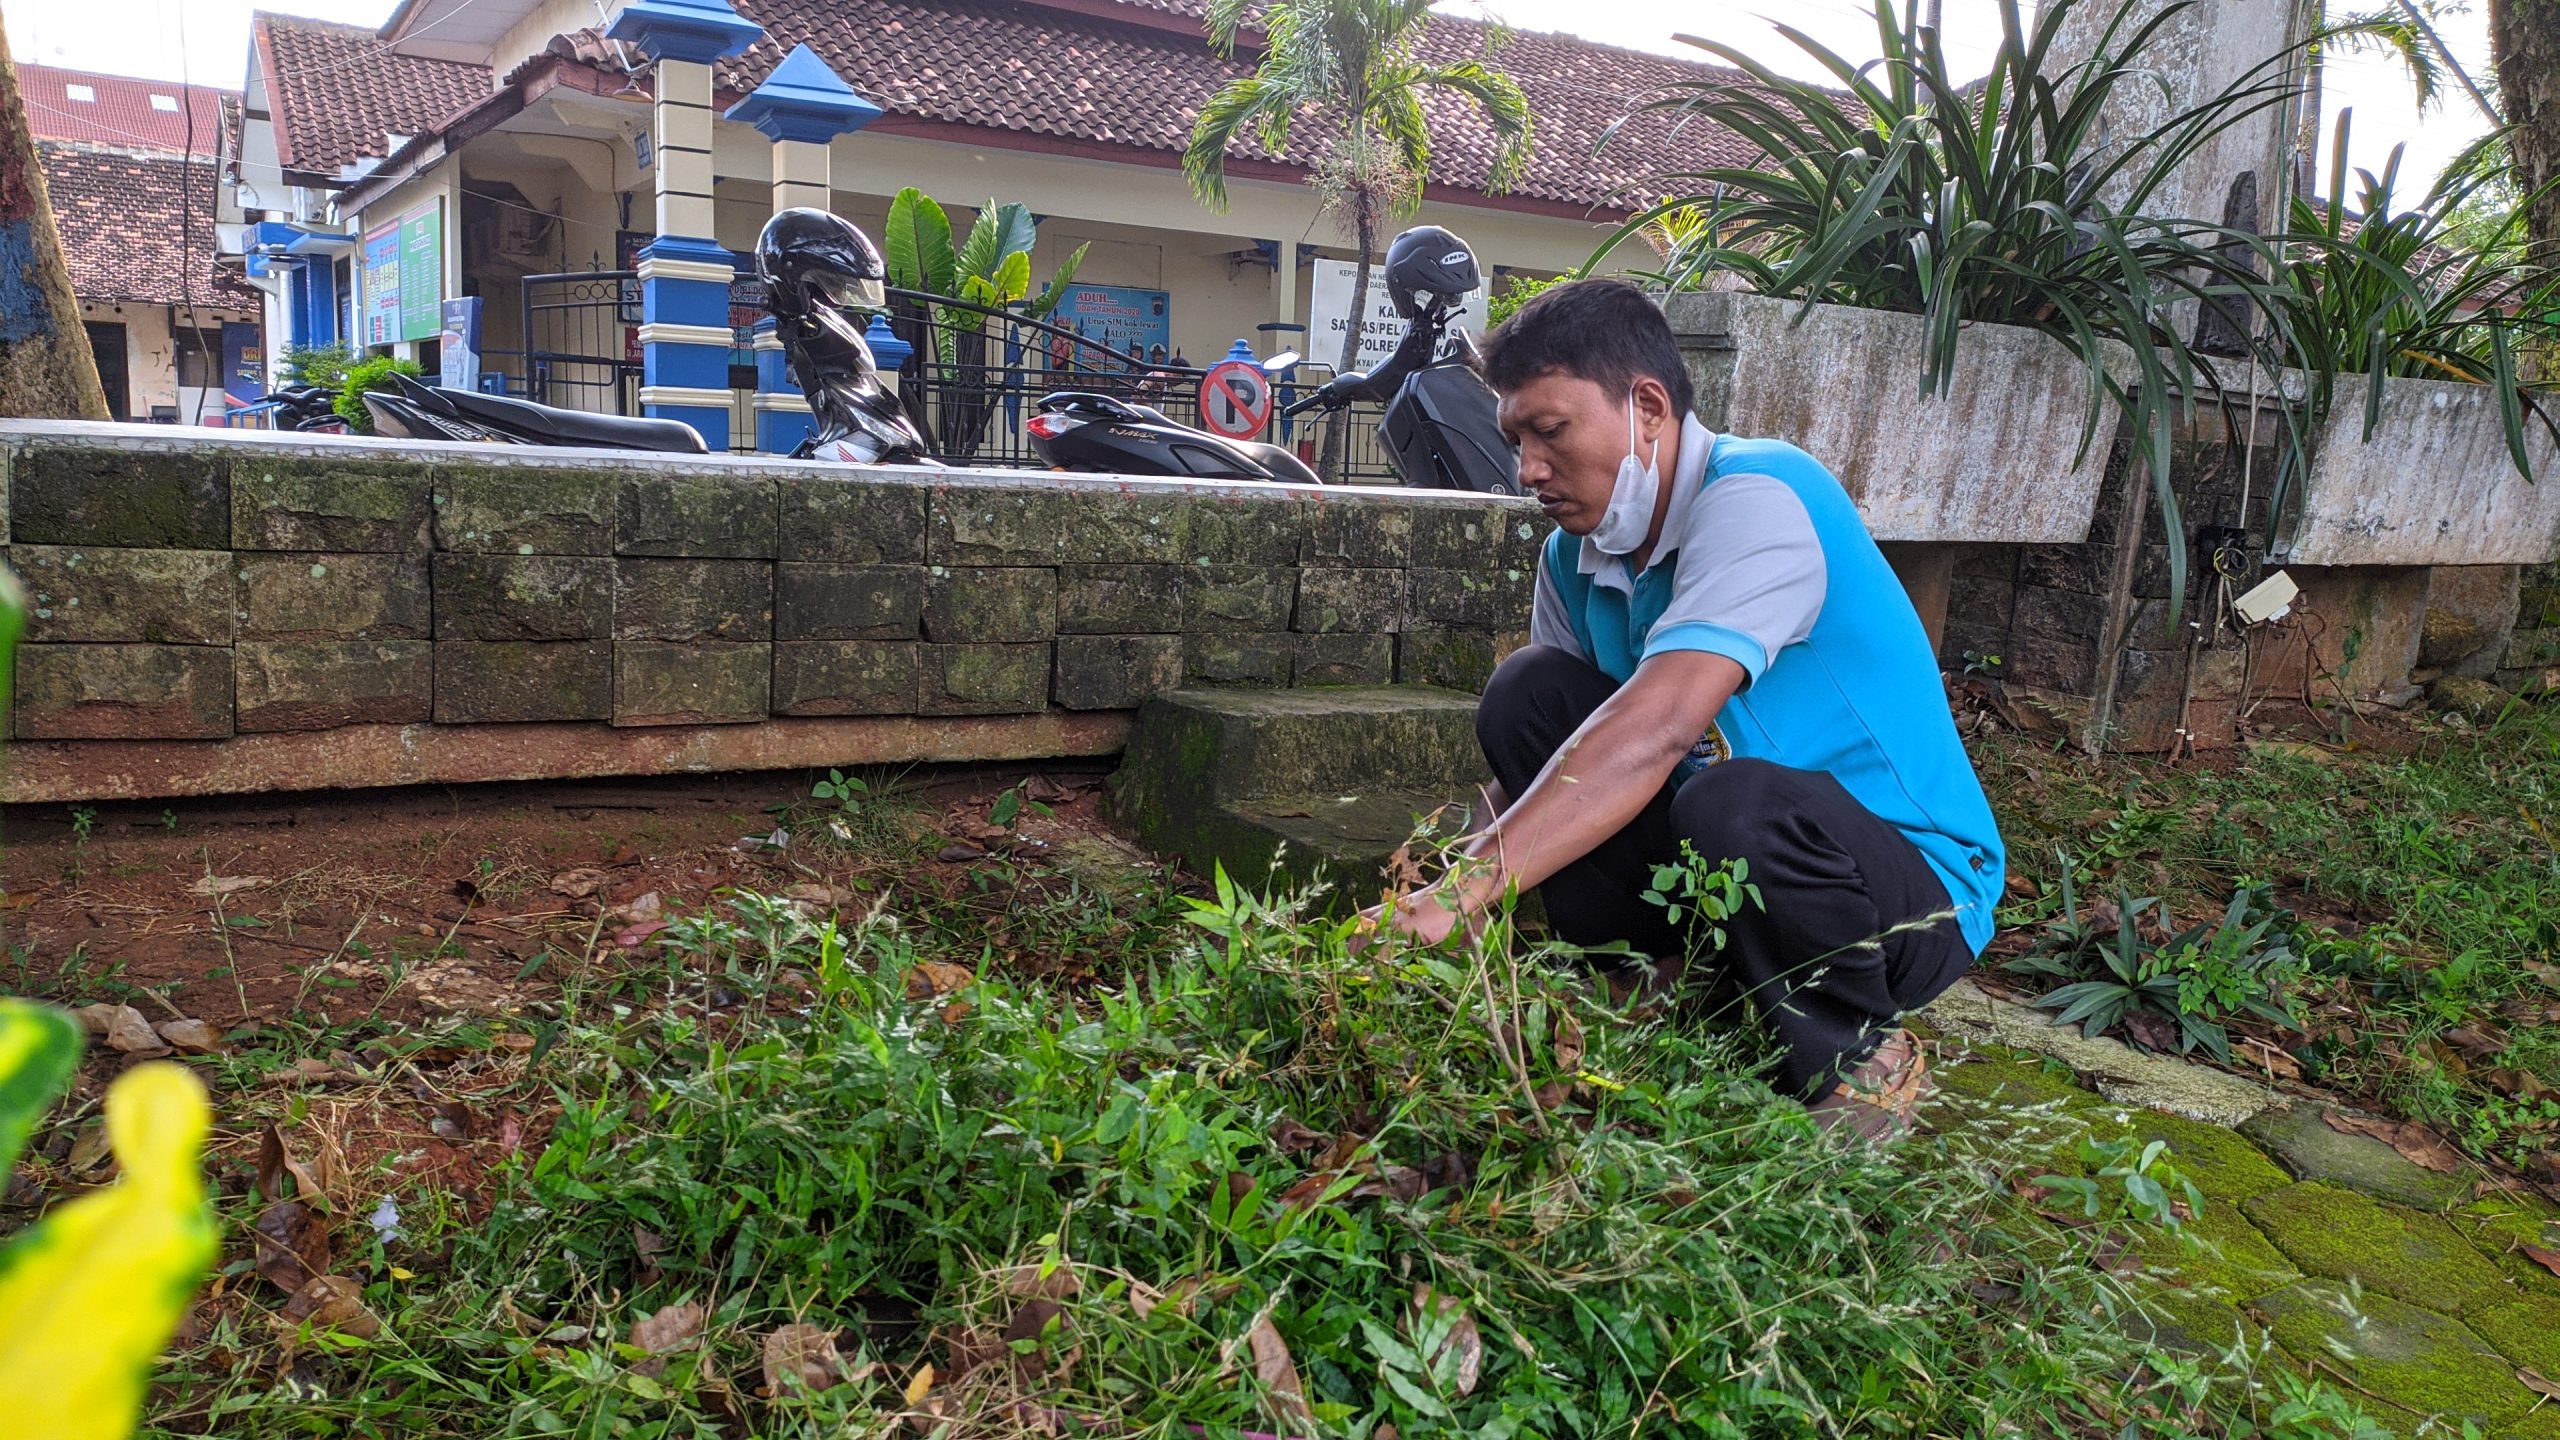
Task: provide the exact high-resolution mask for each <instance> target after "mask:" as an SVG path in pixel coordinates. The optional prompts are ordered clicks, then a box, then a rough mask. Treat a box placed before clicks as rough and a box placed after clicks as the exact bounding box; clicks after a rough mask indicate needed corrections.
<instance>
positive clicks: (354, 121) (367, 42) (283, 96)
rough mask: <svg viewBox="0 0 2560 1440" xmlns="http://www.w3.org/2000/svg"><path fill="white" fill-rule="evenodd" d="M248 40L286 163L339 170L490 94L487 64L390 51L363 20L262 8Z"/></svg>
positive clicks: (310, 170) (309, 170) (321, 171)
mask: <svg viewBox="0 0 2560 1440" xmlns="http://www.w3.org/2000/svg"><path fill="white" fill-rule="evenodd" d="M254 43H255V45H256V53H257V57H258V60H257V63H258V65H259V68H260V71H261V72H262V74H263V75H264V76H265V79H266V82H267V104H268V107H269V109H270V112H271V113H272V115H273V116H274V120H275V134H276V158H277V159H278V160H279V161H280V162H282V163H283V165H284V168H286V169H287V170H298V171H301V172H304V173H306V174H316V175H336V174H337V173H338V172H339V171H340V170H341V169H342V168H343V167H345V166H347V165H349V164H352V163H354V162H355V161H358V160H362V159H368V158H373V159H378V158H380V157H382V156H384V155H387V154H389V153H390V150H391V147H390V145H389V144H388V143H387V141H386V139H385V137H387V136H390V135H417V134H420V133H423V132H425V131H429V130H433V129H435V128H437V127H438V126H439V125H441V124H443V123H444V122H445V121H447V120H450V119H452V118H453V117H454V116H456V115H458V114H460V113H461V112H462V111H463V110H465V109H467V108H469V107H470V106H472V105H474V104H476V103H478V102H479V101H481V100H484V99H486V98H487V97H488V95H489V89H490V86H489V67H487V66H485V65H464V64H460V63H458V62H455V61H451V60H420V59H416V58H413V57H411V56H407V55H394V54H392V53H391V51H390V48H389V47H388V46H386V45H385V44H383V42H382V41H381V40H380V39H379V38H378V37H377V36H376V35H375V33H374V31H373V30H372V29H371V28H370V27H368V26H363V25H338V24H333V23H331V22H329V21H326V20H304V19H300V18H298V17H295V16H290V15H271V14H268V13H266V12H264V11H261V12H259V13H258V15H257V17H256V24H255V30H254Z"/></svg>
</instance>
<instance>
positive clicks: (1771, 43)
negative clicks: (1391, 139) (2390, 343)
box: [0, 0, 2497, 191]
mask: <svg viewBox="0 0 2560 1440" xmlns="http://www.w3.org/2000/svg"><path fill="white" fill-rule="evenodd" d="M392 3H393V0H268V3H267V4H266V6H265V7H264V8H266V9H269V10H274V11H283V12H287V13H291V14H297V15H316V16H321V17H324V18H327V19H331V20H345V21H352V22H356V23H361V24H379V23H380V22H381V21H382V20H383V19H384V18H386V17H387V16H389V14H390V13H391V9H392ZM1444 3H1445V4H1446V8H1449V9H1451V10H1454V11H1458V12H1460V13H1470V14H1484V13H1487V12H1491V13H1495V14H1499V15H1500V16H1501V17H1502V18H1503V19H1505V20H1507V21H1508V22H1510V23H1511V24H1512V25H1513V26H1514V27H1515V28H1518V29H1522V30H1563V31H1569V32H1572V33H1574V34H1579V35H1583V36H1586V37H1588V38H1590V39H1594V40H1601V41H1606V42H1608V43H1611V44H1616V45H1626V46H1630V47H1634V48H1639V49H1646V50H1656V51H1660V52H1662V53H1664V54H1674V55H1682V56H1687V57H1691V58H1700V59H1703V58H1708V57H1706V55H1705V53H1704V52H1703V51H1698V50H1694V49H1692V48H1690V47H1689V46H1686V45H1682V44H1679V43H1678V42H1676V41H1675V40H1673V39H1672V38H1671V37H1672V35H1673V34H1674V33H1675V32H1678V31H1687V32H1690V33H1696V34H1705V35H1709V36H1712V37H1713V38H1715V39H1718V40H1723V41H1725V42H1727V43H1729V44H1732V45H1734V46H1736V47H1738V48H1741V49H1744V50H1747V51H1749V52H1751V53H1752V54H1754V55H1756V56H1759V57H1761V58H1762V59H1763V60H1765V61H1767V62H1768V63H1770V64H1771V65H1772V66H1773V67H1774V68H1776V69H1779V70H1781V71H1788V72H1791V73H1798V74H1804V75H1808V76H1815V75H1819V73H1820V72H1819V70H1818V69H1817V68H1816V67H1814V66H1813V65H1812V63H1811V62H1810V61H1809V60H1807V59H1805V58H1804V57H1803V56H1802V55H1801V54H1800V52H1798V51H1797V50H1796V49H1795V47H1794V46H1793V45H1791V44H1789V43H1788V42H1787V41H1786V40H1785V39H1784V38H1783V37H1781V36H1780V35H1778V34H1777V33H1776V32H1775V31H1774V30H1773V29H1772V28H1771V26H1770V22H1769V21H1768V20H1766V19H1763V18H1761V17H1762V16H1764V15H1777V16H1780V17H1782V18H1783V19H1784V20H1785V21H1786V22H1787V23H1789V24H1792V25H1794V26H1796V27H1797V28H1799V29H1801V30H1804V31H1806V32H1807V33H1809V34H1811V35H1812V36H1813V37H1814V38H1815V39H1817V40H1820V41H1822V42H1823V43H1824V44H1826V45H1829V46H1831V47H1832V48H1833V49H1835V50H1838V51H1840V52H1841V53H1842V54H1844V55H1852V56H1855V57H1857V58H1860V59H1864V58H1867V57H1868V56H1871V55H1872V54H1873V53H1874V49H1875V22H1874V21H1873V20H1872V19H1871V18H1869V16H1868V15H1867V13H1866V12H1865V11H1864V10H1863V9H1862V8H1861V5H1860V4H1859V3H1857V0H1738V3H1737V0H1704V3H1701V0H1444ZM2208 3H2211V0H2208ZM1945 7H1946V29H1947V37H1948V41H1949V43H1950V44H1951V45H1952V46H1954V47H1955V48H1956V51H1957V54H1958V55H1959V56H1960V57H1964V56H1968V55H1970V56H1971V57H1973V58H1974V60H1975V62H1976V63H1975V64H1974V65H1973V66H1971V67H1969V68H1972V69H1975V70H1978V69H1979V68H1980V66H1981V65H1982V64H1987V63H1988V62H1987V60H1984V59H1982V58H1981V57H1984V56H1987V55H1988V53H1989V51H1990V49H1991V48H1992V47H1993V46H1994V45H1996V44H1997V43H1998V38H1999V22H1998V20H1997V18H1996V17H1997V15H1998V13H1999V12H1998V9H1997V6H1996V4H1995V3H1994V0H1945ZM252 8H254V7H253V6H252V5H251V3H249V0H0V16H5V18H6V21H7V24H8V32H9V45H10V49H11V51H12V53H14V54H15V55H16V56H17V57H18V58H19V59H21V60H33V61H36V62H39V63H41V64H47V65H62V66H67V67H69V68H72V69H76V70H98V71H104V72H107V73H110V74H120V75H137V76H143V77H146V78H150V79H159V80H190V81H194V82H195V83H198V84H206V85H220V86H225V87H231V88H236V87H238V86H239V85H240V83H241V80H242V78H243V76H244V74H245V72H246V68H247V61H248V53H249V13H250V11H251V9H252ZM2448 8H2455V9H2457V10H2458V11H2468V12H2469V13H2454V14H2450V15H2448V16H2447V17H2446V18H2445V19H2444V20H2443V21H2442V22H2441V23H2440V26H2439V28H2440V29H2441V31H2442V33H2443V35H2444V37H2445V43H2446V44H2448V45H2450V46H2451V47H2452V48H2453V51H2454V53H2455V55H2456V56H2457V57H2459V58H2460V59H2461V61H2462V63H2463V65H2464V67H2465V68H2466V69H2467V70H2469V71H2470V73H2471V75H2472V78H2474V79H2475V80H2477V81H2479V82H2480V84H2481V87H2482V88H2483V89H2484V90H2486V91H2487V92H2488V93H2489V94H2490V95H2491V97H2492V98H2495V96H2496V94H2497V87H2496V85H2495V82H2494V80H2493V77H2492V75H2491V72H2490V68H2489V41H2488V23H2487V21H2486V19H2485V18H2484V16H2483V14H2482V12H2483V11H2484V10H2485V8H2486V7H2485V4H2484V0H2469V3H2468V4H2467V5H2461V6H2458V7H2448ZM850 78H852V79H854V80H855V81H856V82H857V83H859V82H860V79H861V77H859V76H854V77H850ZM2327 83H2328V98H2329V107H2330V113H2331V115H2332V117H2333V118H2334V116H2335V113H2336V109H2337V107H2339V106H2342V105H2346V106H2353V107H2354V109H2355V112H2356V118H2355V135H2354V140H2353V143H2352V145H2351V147H2350V150H2349V158H2350V159H2351V161H2352V162H2353V163H2354V164H2356V165H2359V166H2368V167H2372V168H2375V169H2379V168H2380V167H2381V165H2382V162H2383V160H2384V159H2385V157H2386V156H2387V155H2388V154H2389V152H2390V149H2391V146H2392V145H2393V144H2394V143H2395V142H2397V141H2400V140H2406V141H2408V142H2409V154H2408V158H2407V159H2406V160H2405V161H2404V162H2403V165H2402V169H2403V176H2404V184H2406V185H2408V187H2409V188H2410V189H2411V190H2412V191H2414V190H2415V189H2416V188H2418V187H2419V186H2420V185H2422V184H2423V182H2424V181H2425V180H2427V179H2430V178H2432V177H2433V176H2434V175H2435V174H2436V172H2437V171H2439V170H2441V169H2442V168H2443V166H2444V164H2445V162H2446V161H2447V160H2449V159H2450V158H2451V157H2452V156H2453V155H2454V154H2455V153H2456V152H2457V151H2459V150H2460V149H2461V148H2462V147H2463V146H2464V145H2466V144H2468V143H2470V142H2471V141H2472V140H2474V139H2477V138H2478V137H2479V136H2480V135H2482V134H2484V133H2486V131H2487V129H2488V122H2487V121H2486V120H2484V119H2483V118H2482V117H2481V115H2480V113H2479V111H2478V110H2477V109H2476V108H2474V107H2473V105H2472V103H2471V101H2470V99H2469V98H2468V97H2467V96H2465V95H2464V94H2463V93H2462V92H2461V90H2460V88H2459V87H2458V86H2456V85H2453V84H2452V83H2451V82H2450V81H2448V83H2447V85H2446V87H2445V88H2446V93H2445V94H2444V96H2443V97H2442V98H2441V99H2439V100H2438V101H2437V102H2436V103H2435V104H2434V105H2433V106H2432V107H2430V108H2429V110H2428V111H2427V113H2426V114H2425V115H2424V116H2421V115H2420V114H2419V113H2418V110H2417V107H2416V105H2415V104H2414V103H2413V101H2412V99H2411V93H2410V88H2409V82H2408V78H2407V75H2406V72H2405V71H2403V70H2402V69H2401V68H2400V67H2399V65H2398V62H2396V61H2395V60H2392V59H2391V58H2389V57H2387V56H2384V55H2379V54H2368V55H2347V56H2341V57H2334V58H2333V60H2332V62H2331V65H2330V68H2329V75H2328V82H2327ZM2325 151H2326V139H2325V131H2324V139H2323V156H2322V160H2321V165H2322V170H2321V173H2322V175H2323V176H2325V175H2326V174H2327V165H2328V160H2327V156H2326V153H2325ZM2323 183H2324V184H2325V183H2326V182H2325V180H2324V181H2323Z"/></svg>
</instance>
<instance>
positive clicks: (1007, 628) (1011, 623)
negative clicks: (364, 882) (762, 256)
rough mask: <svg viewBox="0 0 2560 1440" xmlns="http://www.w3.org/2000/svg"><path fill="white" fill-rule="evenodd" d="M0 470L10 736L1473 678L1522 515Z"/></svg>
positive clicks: (15, 436)
mask: <svg viewBox="0 0 2560 1440" xmlns="http://www.w3.org/2000/svg"><path fill="white" fill-rule="evenodd" d="M0 481H5V483H0V502H5V513H6V525H7V529H6V540H7V550H6V562H7V563H8V565H9V566H10V567H11V568H12V569H14V570H15V571H16V572H17V574H18V575H19V576H20V578H21V579H22V580H23V581H24V583H25V585H26V587H27V590H28V592H29V594H30V597H31V599H32V601H33V610H32V613H31V615H30V617H29V620H28V625H27V630H26V634H25V639H24V643H22V645H21V646H20V648H19V650H18V656H17V666H16V676H15V679H16V685H15V697H14V699H15V708H14V713H13V714H12V715H11V717H10V722H9V723H10V733H11V735H12V736H13V737H15V738H16V739H19V740H22V741H83V740H97V741H133V740H146V741H216V742H219V741H225V740H228V739H231V738H233V737H238V736H249V735H254V734H261V733H271V732H285V731H315V730H326V729H331V728H335V727H346V726H358V725H400V726H414V725H430V726H438V727H449V726H488V727H500V726H505V725H508V724H515V723H525V722H546V721H547V722H592V723H595V724H598V725H602V726H618V727H639V726H700V725H712V724H755V723H758V722H762V721H767V720H769V719H774V718H788V717H808V716H838V717H847V716H853V717H858V716H904V717H960V716H985V715H1022V714H1032V713H1039V712H1048V711H1069V712H1093V711H1118V710H1128V709H1131V708H1134V707H1135V706H1137V705H1138V704H1139V703H1140V702H1142V701H1143V700H1145V699H1146V698H1147V697H1148V696H1149V695H1152V694H1154V693H1156V692H1159V691H1162V690H1166V689H1170V688H1173V687H1176V686H1179V685H1183V684H1186V683H1213V684H1231V685H1261V686H1297V685H1342V684H1363V685H1365V684H1384V683H1389V682H1412V683H1427V684H1434V685H1443V686H1455V687H1460V688H1474V687H1478V686H1480V685H1481V684H1482V682H1483V680H1484V678H1485V677H1486V676H1487V675H1488V674H1489V673H1490V672H1491V669H1492V666H1493V664H1494V662H1495V661H1496V659H1497V658H1498V657H1499V656H1500V655H1501V654H1502V653H1504V652H1505V651H1506V650H1507V649H1508V648H1510V647H1512V646H1515V645H1517V644H1518V643H1520V641H1521V639H1522V638H1523V632H1524V631H1525V629H1526V626H1527V623H1528V611H1529V600H1530V592H1531V584H1532V574H1533V570H1534V565H1535V561H1536V555H1537V547H1538V544H1539V542H1540V540H1541V539H1542V538H1543V536H1544V532H1545V525H1544V522H1543V521H1542V520H1541V519H1540V517H1539V515H1538V513H1537V511H1536V508H1535V507H1534V506H1533V505H1530V504H1528V503H1527V502H1524V501H1502V500H1495V499H1492V498H1490V497H1467V496H1457V495H1447V494H1414V493H1405V492H1398V491H1374V490H1361V491H1350V490H1326V491H1321V492H1314V491H1296V490H1283V489H1280V488H1278V487H1272V486H1248V485H1226V484H1221V485H1205V484H1184V483H1179V482H1164V481H1145V480H1121V479H1116V478H1106V477H1094V476H1063V475H1051V474H1045V473H1041V474H1025V473H1006V472H989V471H922V470H902V469H872V470H848V469H846V468H844V467H825V466H818V465H811V464H791V463H777V462H770V461H757V460H730V459H727V458H704V459H699V460H695V459H683V460H667V459H651V460H627V459H624V458H622V457H613V456H607V455H603V454H600V453H595V452H543V451H535V450H500V449H491V448H471V447H454V446H429V445H419V444H407V443H386V442H359V441H351V440H333V439H326V438H320V437H284V436H254V435H244V436H239V437H229V436H208V435H205V434H204V433H203V432H192V433H186V434H173V433H172V432H170V431H168V430H165V429H158V428H155V427H136V426H104V425H98V426H89V425H79V424H70V423H44V422H22V421H11V422H0ZM491 735H492V741H491V743H493V744H502V743H504V738H503V732H502V731H499V730H496V729H494V728H493V729H492V731H491Z"/></svg>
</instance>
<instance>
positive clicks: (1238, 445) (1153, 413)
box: [1023, 354, 1322, 485]
mask: <svg viewBox="0 0 2560 1440" xmlns="http://www.w3.org/2000/svg"><path fill="white" fill-rule="evenodd" d="M1297 363H1298V357H1297V356H1296V355H1294V354H1284V355H1274V356H1272V357H1271V358H1270V359H1268V360H1265V361H1263V362H1262V369H1263V372H1264V373H1265V374H1271V375H1276V374H1278V373H1280V372H1281V371H1284V370H1287V369H1288V368H1289V367H1290V366H1292V365H1295V364H1297ZM1023 429H1025V430H1027V431H1029V432H1030V435H1031V447H1032V448H1033V449H1034V450H1037V451H1039V452H1040V458H1041V459H1043V460H1046V461H1048V462H1049V465H1050V468H1052V469H1056V470H1074V471H1083V472H1088V473H1103V474H1112V475H1178V476H1181V477H1183V478H1185V479H1191V480H1276V481H1281V482H1285V483H1288V484H1292V485H1315V484H1320V483H1322V481H1321V480H1320V479H1319V477H1318V476H1317V475H1316V472H1315V471H1313V470H1311V469H1309V468H1307V463H1306V462H1305V461H1303V460H1301V459H1299V458H1298V457H1297V456H1296V455H1293V454H1291V453H1290V452H1289V451H1288V450H1286V449H1283V448H1282V447H1280V446H1278V445H1271V444H1265V443H1264V442H1262V441H1259V440H1230V439H1227V438H1226V437H1224V436H1221V435H1213V434H1210V433H1209V432H1208V431H1206V430H1197V429H1194V428H1192V427H1191V426H1188V425H1181V424H1177V423H1175V422H1174V421H1173V420H1172V419H1171V418H1169V417H1168V416H1166V415H1165V413H1164V412H1163V411H1161V410H1158V409H1156V408H1155V407H1153V406H1151V405H1140V404H1137V403H1136V402H1134V401H1129V400H1122V399H1119V398H1117V397H1115V396H1110V395H1100V394H1096V393H1094V392H1092V391H1090V390H1060V391H1058V392H1056V393H1055V394H1050V395H1043V396H1041V397H1040V401H1039V407H1038V413H1036V414H1034V415H1033V416H1032V417H1031V418H1030V420H1028V421H1027V422H1025V423H1024V425H1023Z"/></svg>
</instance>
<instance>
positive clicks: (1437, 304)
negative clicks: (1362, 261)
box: [1387, 225, 1481, 320]
mask: <svg viewBox="0 0 2560 1440" xmlns="http://www.w3.org/2000/svg"><path fill="white" fill-rule="evenodd" d="M1480 278H1481V277H1480V276H1478V274H1477V273H1476V252H1474V251H1473V250H1470V249H1468V248H1467V242H1466V241H1464V240H1461V239H1459V238H1458V237H1457V236H1455V235H1453V234H1451V233H1449V232H1448V231H1446V230H1443V229H1441V228H1440V227H1439V226H1437V225H1417V226H1415V227H1413V228H1412V229H1410V230H1407V231H1406V232H1404V233H1403V234H1401V235H1399V236H1397V237H1396V238H1395V239H1394V240H1392V241H1390V242H1388V244H1387V298H1389V299H1391V300H1393V301H1395V304H1396V314H1398V315H1399V316H1402V317H1403V318H1405V319H1407V320H1410V319H1412V318H1413V317H1414V316H1416V315H1419V314H1421V313H1422V312H1423V311H1424V310H1428V309H1433V308H1440V309H1447V308H1450V307H1452V306H1455V305H1457V304H1459V303H1460V302H1461V301H1463V300H1465V299H1466V298H1467V297H1468V296H1469V295H1471V294H1474V293H1475V288H1476V285H1477V284H1478V283H1479V280H1480Z"/></svg>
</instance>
